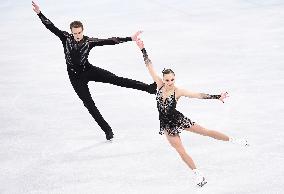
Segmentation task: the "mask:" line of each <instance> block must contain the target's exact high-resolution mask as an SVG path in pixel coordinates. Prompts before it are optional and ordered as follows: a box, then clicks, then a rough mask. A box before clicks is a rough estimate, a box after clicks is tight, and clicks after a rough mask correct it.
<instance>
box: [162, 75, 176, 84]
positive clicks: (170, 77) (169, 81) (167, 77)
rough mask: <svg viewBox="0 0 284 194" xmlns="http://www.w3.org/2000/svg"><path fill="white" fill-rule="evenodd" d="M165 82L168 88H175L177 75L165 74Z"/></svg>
mask: <svg viewBox="0 0 284 194" xmlns="http://www.w3.org/2000/svg"><path fill="white" fill-rule="evenodd" d="M163 82H164V84H165V86H167V87H173V86H174V85H175V75H174V74H173V73H169V74H165V75H164V76H163Z"/></svg>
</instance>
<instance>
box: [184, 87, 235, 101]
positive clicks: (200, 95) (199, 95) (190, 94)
mask: <svg viewBox="0 0 284 194" xmlns="http://www.w3.org/2000/svg"><path fill="white" fill-rule="evenodd" d="M179 96H185V97H189V98H198V99H218V100H220V101H222V102H223V103H224V99H225V98H227V97H229V96H228V92H223V93H221V94H220V95H211V94H205V93H197V92H191V91H188V90H185V89H179Z"/></svg>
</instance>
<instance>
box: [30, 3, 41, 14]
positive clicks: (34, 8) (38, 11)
mask: <svg viewBox="0 0 284 194" xmlns="http://www.w3.org/2000/svg"><path fill="white" fill-rule="evenodd" d="M32 6H33V10H34V11H35V12H36V14H39V13H40V10H39V6H38V5H37V4H36V3H35V2H33V1H32Z"/></svg>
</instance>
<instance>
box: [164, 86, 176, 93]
mask: <svg viewBox="0 0 284 194" xmlns="http://www.w3.org/2000/svg"><path fill="white" fill-rule="evenodd" d="M174 88H175V86H165V92H169V91H172V90H174Z"/></svg>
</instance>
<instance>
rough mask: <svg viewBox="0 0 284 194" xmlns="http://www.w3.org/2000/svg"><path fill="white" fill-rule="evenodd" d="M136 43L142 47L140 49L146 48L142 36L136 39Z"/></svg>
mask: <svg viewBox="0 0 284 194" xmlns="http://www.w3.org/2000/svg"><path fill="white" fill-rule="evenodd" d="M136 44H137V46H138V47H139V48H140V50H142V49H143V48H144V43H143V41H142V40H141V39H140V38H138V39H136Z"/></svg>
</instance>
